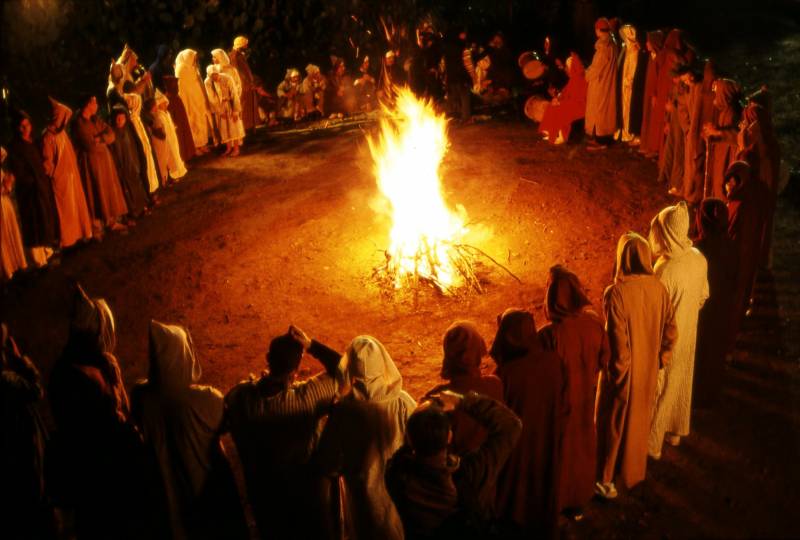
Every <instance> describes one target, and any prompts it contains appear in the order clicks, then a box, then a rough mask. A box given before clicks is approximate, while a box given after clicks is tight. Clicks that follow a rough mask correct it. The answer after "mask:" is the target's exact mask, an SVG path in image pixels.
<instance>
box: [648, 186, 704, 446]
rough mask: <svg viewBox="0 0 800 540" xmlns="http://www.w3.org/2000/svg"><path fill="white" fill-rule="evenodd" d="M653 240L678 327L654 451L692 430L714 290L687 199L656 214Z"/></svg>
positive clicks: (663, 380) (661, 384) (659, 393)
mask: <svg viewBox="0 0 800 540" xmlns="http://www.w3.org/2000/svg"><path fill="white" fill-rule="evenodd" d="M650 244H651V246H652V247H653V252H654V253H655V254H656V255H658V261H657V262H656V266H655V275H656V276H657V277H658V278H659V279H660V280H661V283H663V284H664V286H665V287H666V289H667V292H668V293H669V296H670V300H671V302H672V306H673V308H674V309H675V324H676V326H677V327H678V337H677V339H676V341H675V344H674V347H673V350H672V357H671V360H670V362H669V363H668V364H667V365H666V366H665V369H664V370H663V371H662V372H660V373H659V377H658V387H657V390H656V409H655V414H654V417H653V426H652V429H651V431H650V440H649V443H648V447H649V448H648V450H649V452H650V454H651V455H660V454H661V446H662V444H663V442H664V435H665V434H667V433H670V434H672V435H679V436H682V437H683V436H686V435H688V434H689V425H690V418H691V410H692V407H691V406H692V381H693V380H694V359H695V346H696V344H697V320H698V316H699V313H700V308H701V307H702V306H703V304H704V303H705V301H706V299H707V298H708V294H709V291H708V278H707V275H708V266H707V263H706V259H705V257H703V254H702V253H700V252H699V251H698V250H697V249H696V248H694V247H692V241H691V239H690V238H689V209H688V208H687V206H686V203H685V202H683V201H681V202H680V203H678V204H677V205H675V206H668V207H667V208H665V209H663V210H662V211H661V212H659V213H658V215H657V216H656V217H655V218H654V219H653V221H652V223H651V224H650Z"/></svg>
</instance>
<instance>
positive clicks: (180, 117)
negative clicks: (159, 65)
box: [164, 75, 197, 162]
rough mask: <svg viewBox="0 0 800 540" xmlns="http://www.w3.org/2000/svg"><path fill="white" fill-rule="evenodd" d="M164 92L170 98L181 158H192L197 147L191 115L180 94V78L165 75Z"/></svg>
mask: <svg viewBox="0 0 800 540" xmlns="http://www.w3.org/2000/svg"><path fill="white" fill-rule="evenodd" d="M164 93H165V94H166V97H167V99H169V105H168V111H169V115H170V117H171V118H172V122H173V123H174V124H175V133H176V134H177V135H178V144H179V146H180V153H181V159H182V160H183V161H184V162H187V161H189V160H190V159H192V158H193V157H194V156H195V154H196V152H197V149H196V148H195V146H194V138H193V136H192V127H191V125H190V124H189V116H188V115H187V114H186V107H184V105H183V100H182V99H181V97H180V96H179V95H178V79H177V78H176V77H173V76H171V75H165V76H164Z"/></svg>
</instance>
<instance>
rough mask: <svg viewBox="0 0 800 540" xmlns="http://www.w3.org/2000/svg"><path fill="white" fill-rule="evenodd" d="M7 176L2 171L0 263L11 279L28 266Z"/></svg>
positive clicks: (0, 189) (4, 272)
mask: <svg viewBox="0 0 800 540" xmlns="http://www.w3.org/2000/svg"><path fill="white" fill-rule="evenodd" d="M2 154H3V159H5V154H6V151H5V149H3V150H2ZM5 175H6V173H4V172H3V171H2V170H0V262H2V266H3V269H2V270H3V276H4V277H5V279H11V276H13V275H14V272H16V271H17V270H25V268H27V267H28V265H27V263H26V262H25V251H24V249H23V248H22V236H21V235H20V232H19V221H18V220H17V211H16V210H15V209H14V201H12V200H11V186H10V182H8V180H7V179H6V176H5ZM6 184H9V185H8V186H7V185H6Z"/></svg>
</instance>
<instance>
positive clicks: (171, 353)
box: [148, 320, 203, 390]
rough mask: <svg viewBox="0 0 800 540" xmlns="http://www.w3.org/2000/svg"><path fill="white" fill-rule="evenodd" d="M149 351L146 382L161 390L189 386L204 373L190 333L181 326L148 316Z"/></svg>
mask: <svg viewBox="0 0 800 540" xmlns="http://www.w3.org/2000/svg"><path fill="white" fill-rule="evenodd" d="M149 353H150V367H149V372H148V379H149V382H150V383H153V384H155V385H156V386H157V387H159V388H161V389H162V390H163V389H173V390H181V389H185V388H188V387H189V386H191V385H192V384H193V383H196V382H198V381H199V380H200V377H201V376H202V374H203V370H202V369H201V367H200V363H199V362H198V360H197V356H196V354H195V349H194V342H193V341H192V336H191V335H190V334H189V331H188V330H186V328H184V327H182V326H178V325H171V324H164V323H160V322H158V321H155V320H151V321H150V343H149Z"/></svg>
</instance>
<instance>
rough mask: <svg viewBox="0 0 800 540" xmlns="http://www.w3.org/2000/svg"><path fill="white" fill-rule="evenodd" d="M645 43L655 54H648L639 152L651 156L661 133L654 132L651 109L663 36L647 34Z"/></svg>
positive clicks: (662, 61)
mask: <svg viewBox="0 0 800 540" xmlns="http://www.w3.org/2000/svg"><path fill="white" fill-rule="evenodd" d="M647 42H648V43H649V44H650V46H651V47H652V48H654V49H655V54H653V53H651V54H650V60H649V61H648V62H647V75H646V77H645V83H644V99H643V103H642V108H643V109H644V110H643V113H642V129H641V136H640V137H641V144H640V146H639V148H640V151H641V152H642V153H644V154H653V153H655V152H658V146H657V145H658V138H659V137H660V136H661V134H662V133H663V131H658V132H657V131H656V130H657V129H658V122H654V121H653V118H654V115H653V107H654V105H655V99H656V89H657V88H658V74H659V72H660V70H661V64H663V63H664V50H663V43H664V34H663V33H662V32H660V31H656V32H649V33H648V34H647Z"/></svg>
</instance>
